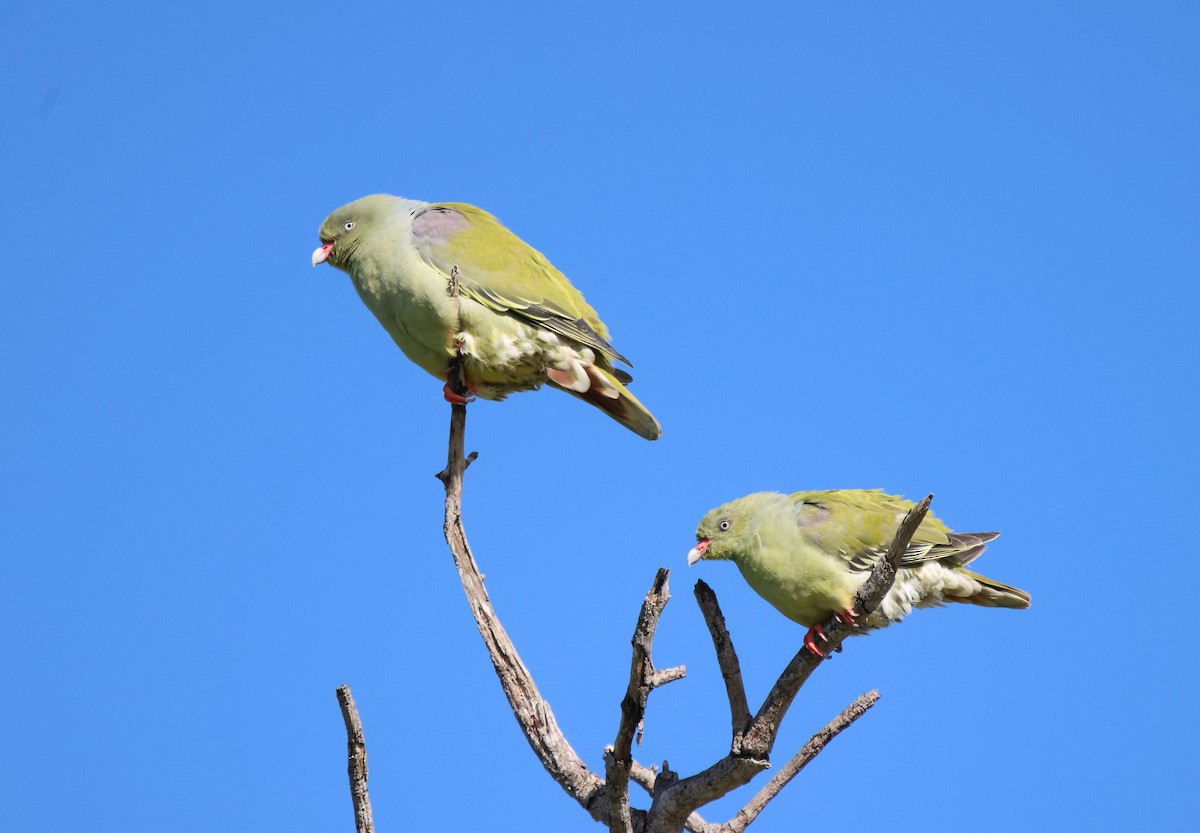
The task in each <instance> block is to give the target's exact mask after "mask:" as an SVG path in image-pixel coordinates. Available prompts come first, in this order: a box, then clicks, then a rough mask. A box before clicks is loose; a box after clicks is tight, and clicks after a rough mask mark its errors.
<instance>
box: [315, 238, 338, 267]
mask: <svg viewBox="0 0 1200 833" xmlns="http://www.w3.org/2000/svg"><path fill="white" fill-rule="evenodd" d="M332 253H333V243H332V242H330V243H322V244H321V245H320V246H317V248H316V250H315V251H314V252H313V257H312V261H313V266H316V265H317V264H318V263H324V262H325V261H327V260H329V255H330V254H332Z"/></svg>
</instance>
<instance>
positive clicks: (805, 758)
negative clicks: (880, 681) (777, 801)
mask: <svg viewBox="0 0 1200 833" xmlns="http://www.w3.org/2000/svg"><path fill="white" fill-rule="evenodd" d="M878 702H879V692H878V691H868V692H867V693H866V694H860V695H859V696H858V698H857V699H856V700H855V701H854V702H853V703H851V704H850V705H849V706H847V707H846V708H845V709H843V710H842V712H841V714H839V715H838V716H837V717H835V718H834V719H833V720H831V721H830V722H829V723H828V725H826V726H824V727H823V728H821V729H820V730H819V731H818V732H817V733H816V734H815V735H813V736H812V737H811V738H809V740H808V743H806V744H804V746H802V747H801V748H800V751H799V752H797V753H796V754H795V756H793V758H792V759H791V760H790V761H788V762H787V763H786V764H784V765H783V766H782V767H780V769H779V771H778V772H776V773H775V775H774V776H773V777H772V778H771V780H770V781H768V782H767V783H766V784H765V785H764V786H763V788H762V789H761V790H759V791H758V793H757V794H756V795H755V796H754V798H752V799H750V801H749V802H748V803H747V804H746V806H745V807H743V808H742V809H740V810H738V811H737V814H736V815H734V817H733V818H732V819H730V820H729V821H728V822H727V823H726V824H724V825H721V831H720V833H742V831H743V830H745V829H746V828H747V827H749V826H750V823H751V822H752V821H754V820H755V819H756V818H758V814H759V813H761V812H762V811H763V808H764V807H766V806H767V803H768V802H769V801H770V800H771V799H772V798H774V797H775V796H777V795H779V791H780V790H782V789H783V788H784V787H786V786H787V785H788V783H789V782H790V781H791V780H792V779H793V778H795V777H796V776H797V775H799V774H800V770H802V769H804V767H805V766H806V765H807V764H808V762H809V761H811V760H812V759H813V758H815V757H817V755H818V754H819V753H820V752H821V750H822V749H824V748H825V747H826V746H828V745H829V742H830V741H831V740H833V739H834V738H836V737H837V736H838V734H839V733H840V732H841V731H842V730H843V729H845V728H846V727H847V726H849V725H850V724H851V723H853V722H854V721H856V720H858V719H859V718H860V717H862V716H863V715H864V714H866V711H867V709H869V708H871V706H874V705H875V704H876V703H878Z"/></svg>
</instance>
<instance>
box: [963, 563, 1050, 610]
mask: <svg viewBox="0 0 1200 833" xmlns="http://www.w3.org/2000/svg"><path fill="white" fill-rule="evenodd" d="M959 569H960V571H961V572H963V573H965V574H966V575H967V576H968V577H969V578H972V579H974V580H975V581H976V582H978V583H979V586H980V590H979V592H977V593H974V594H973V595H971V596H968V597H963V598H952V597H950V596H947V597H946V601H953V602H968V603H970V604H974V605H979V606H980V607H1007V608H1012V609H1014V610H1024V609H1025V608H1027V607H1029V603H1030V601H1031V600H1032V598H1033V597H1032V596H1030V595H1029V594H1028V593H1026V592H1025V591H1024V590H1021V589H1020V588H1018V587H1012V586H1011V585H1008V584H1003V583H1001V582H999V581H996V580H995V579H990V578H988V577H987V576H981V575H980V574H979V573H976V572H972V571H971V570H966V569H962V568H959Z"/></svg>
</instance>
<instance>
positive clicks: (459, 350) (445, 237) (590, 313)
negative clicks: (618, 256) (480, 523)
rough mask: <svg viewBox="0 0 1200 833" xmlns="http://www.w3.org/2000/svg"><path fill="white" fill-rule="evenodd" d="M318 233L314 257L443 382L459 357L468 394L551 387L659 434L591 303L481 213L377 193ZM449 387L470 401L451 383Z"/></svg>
mask: <svg viewBox="0 0 1200 833" xmlns="http://www.w3.org/2000/svg"><path fill="white" fill-rule="evenodd" d="M318 233H319V235H320V237H321V245H320V246H318V247H317V250H316V251H315V252H313V255H312V262H313V265H314V266H316V265H317V264H318V263H325V262H329V263H331V264H333V265H334V266H336V267H337V268H338V269H341V270H342V271H344V272H346V273H347V274H349V275H350V278H351V280H352V281H353V282H354V288H355V289H357V290H358V294H359V297H360V298H362V300H363V303H365V304H366V305H367V308H368V309H370V310H371V312H373V313H374V314H375V317H376V318H378V319H379V323H380V324H382V325H383V328H384V329H385V330H387V331H388V333H389V334H390V335H391V337H392V339H393V340H394V341H395V342H396V344H397V345H399V347H400V349H401V350H403V351H404V355H406V356H408V357H409V358H410V359H412V360H413V361H414V362H416V364H418V365H419V366H420V367H422V368H424V369H425V370H427V371H428V372H429V373H431V374H433V375H434V376H436V377H438V378H439V379H443V380H445V379H446V376H447V372H448V370H449V365H450V361H451V360H452V359H453V358H454V357H455V355H456V354H457V355H460V356H462V359H463V362H462V366H463V375H464V377H465V379H464V381H465V382H466V384H467V390H468V392H469V393H474V394H478V395H479V396H481V397H483V398H484V399H503V398H504V397H505V396H507V395H508V394H510V393H514V392H516V391H523V390H533V389H535V388H538V387H540V386H541V385H543V384H548V385H551V386H553V387H556V388H559V389H561V390H565V391H567V392H568V393H571V394H573V395H575V396H577V397H579V398H580V399H582V400H584V401H585V402H589V403H591V404H592V405H595V406H596V407H597V408H599V409H600V410H602V411H604V413H606V414H608V415H609V416H611V417H612V418H613V419H615V420H616V421H617V422H619V423H621V424H622V425H624V426H625V427H626V428H628V429H629V430H631V431H633V432H634V433H636V434H639V435H641V436H643V437H645V438H646V439H648V440H655V439H658V437H659V435H660V434H661V433H662V429H661V428H660V427H659V425H658V422H657V421H656V420H655V419H654V417H653V416H651V415H650V412H649V411H647V410H646V408H645V407H643V405H642V403H640V402H638V401H637V399H636V398H634V396H633V394H631V393H630V392H629V391H628V390H627V389H626V387H625V384H627V383H628V382H629V381H630V377H629V375H628V374H626V373H624V372H623V371H620V370H614V369H613V362H614V361H620V362H623V363H624V364H627V365H628V364H630V362H629V360H628V359H626V358H625V357H624V356H622V355H621V354H620V353H618V352H617V351H616V349H615V348H614V347H613V346H612V345H611V344H610V343H609V341H608V328H607V327H605V326H604V322H602V321H601V320H600V318H599V316H597V315H596V311H595V310H593V309H592V308H591V307H590V306H588V303H587V301H585V300H584V299H583V295H581V294H580V292H579V290H577V289H576V288H575V287H573V286H571V283H570V281H568V280H567V278H566V276H564V275H563V273H562V272H559V271H558V270H557V269H555V268H554V267H553V266H552V265H551V264H550V261H548V260H547V259H546V258H545V256H544V255H542V254H541V253H540V252H538V251H537V250H536V249H534V248H532V247H531V246H529V245H528V244H527V243H525V241H523V240H522V239H521V238H519V237H517V236H516V235H515V234H513V233H512V232H511V231H509V230H508V229H507V228H505V227H504V226H503V225H501V224H500V221H499V220H497V219H496V218H495V217H493V216H492V215H491V214H488V213H487V212H486V211H483V210H482V209H479V208H476V207H474V206H472V205H466V204H465V203H432V204H431V203H427V202H420V201H418V200H408V199H404V198H402V197H393V196H390V195H387V194H375V195H373V196H369V197H363V198H362V199H360V200H355V201H354V202H352V203H350V204H348V205H344V206H342V207H341V208H339V209H338V210H337V211H334V212H333V213H332V214H330V215H329V216H328V217H326V218H325V222H324V223H322V224H321V229H320V231H319V232H318ZM445 396H446V399H448V400H449V401H451V402H456V403H458V404H463V403H464V402H466V399H465V398H464V397H462V396H459V395H458V394H455V393H453V392H452V391H451V390H450V387H449V385H447V386H446V387H445Z"/></svg>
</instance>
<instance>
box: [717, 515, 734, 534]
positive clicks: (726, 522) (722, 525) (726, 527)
mask: <svg viewBox="0 0 1200 833" xmlns="http://www.w3.org/2000/svg"><path fill="white" fill-rule="evenodd" d="M730 526H732V524H730V523H729V519H728V518H726V519H725V520H723V521H721V522H720V523H719V524H717V529H719V530H721V531H722V532H728V531H729V527H730Z"/></svg>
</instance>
